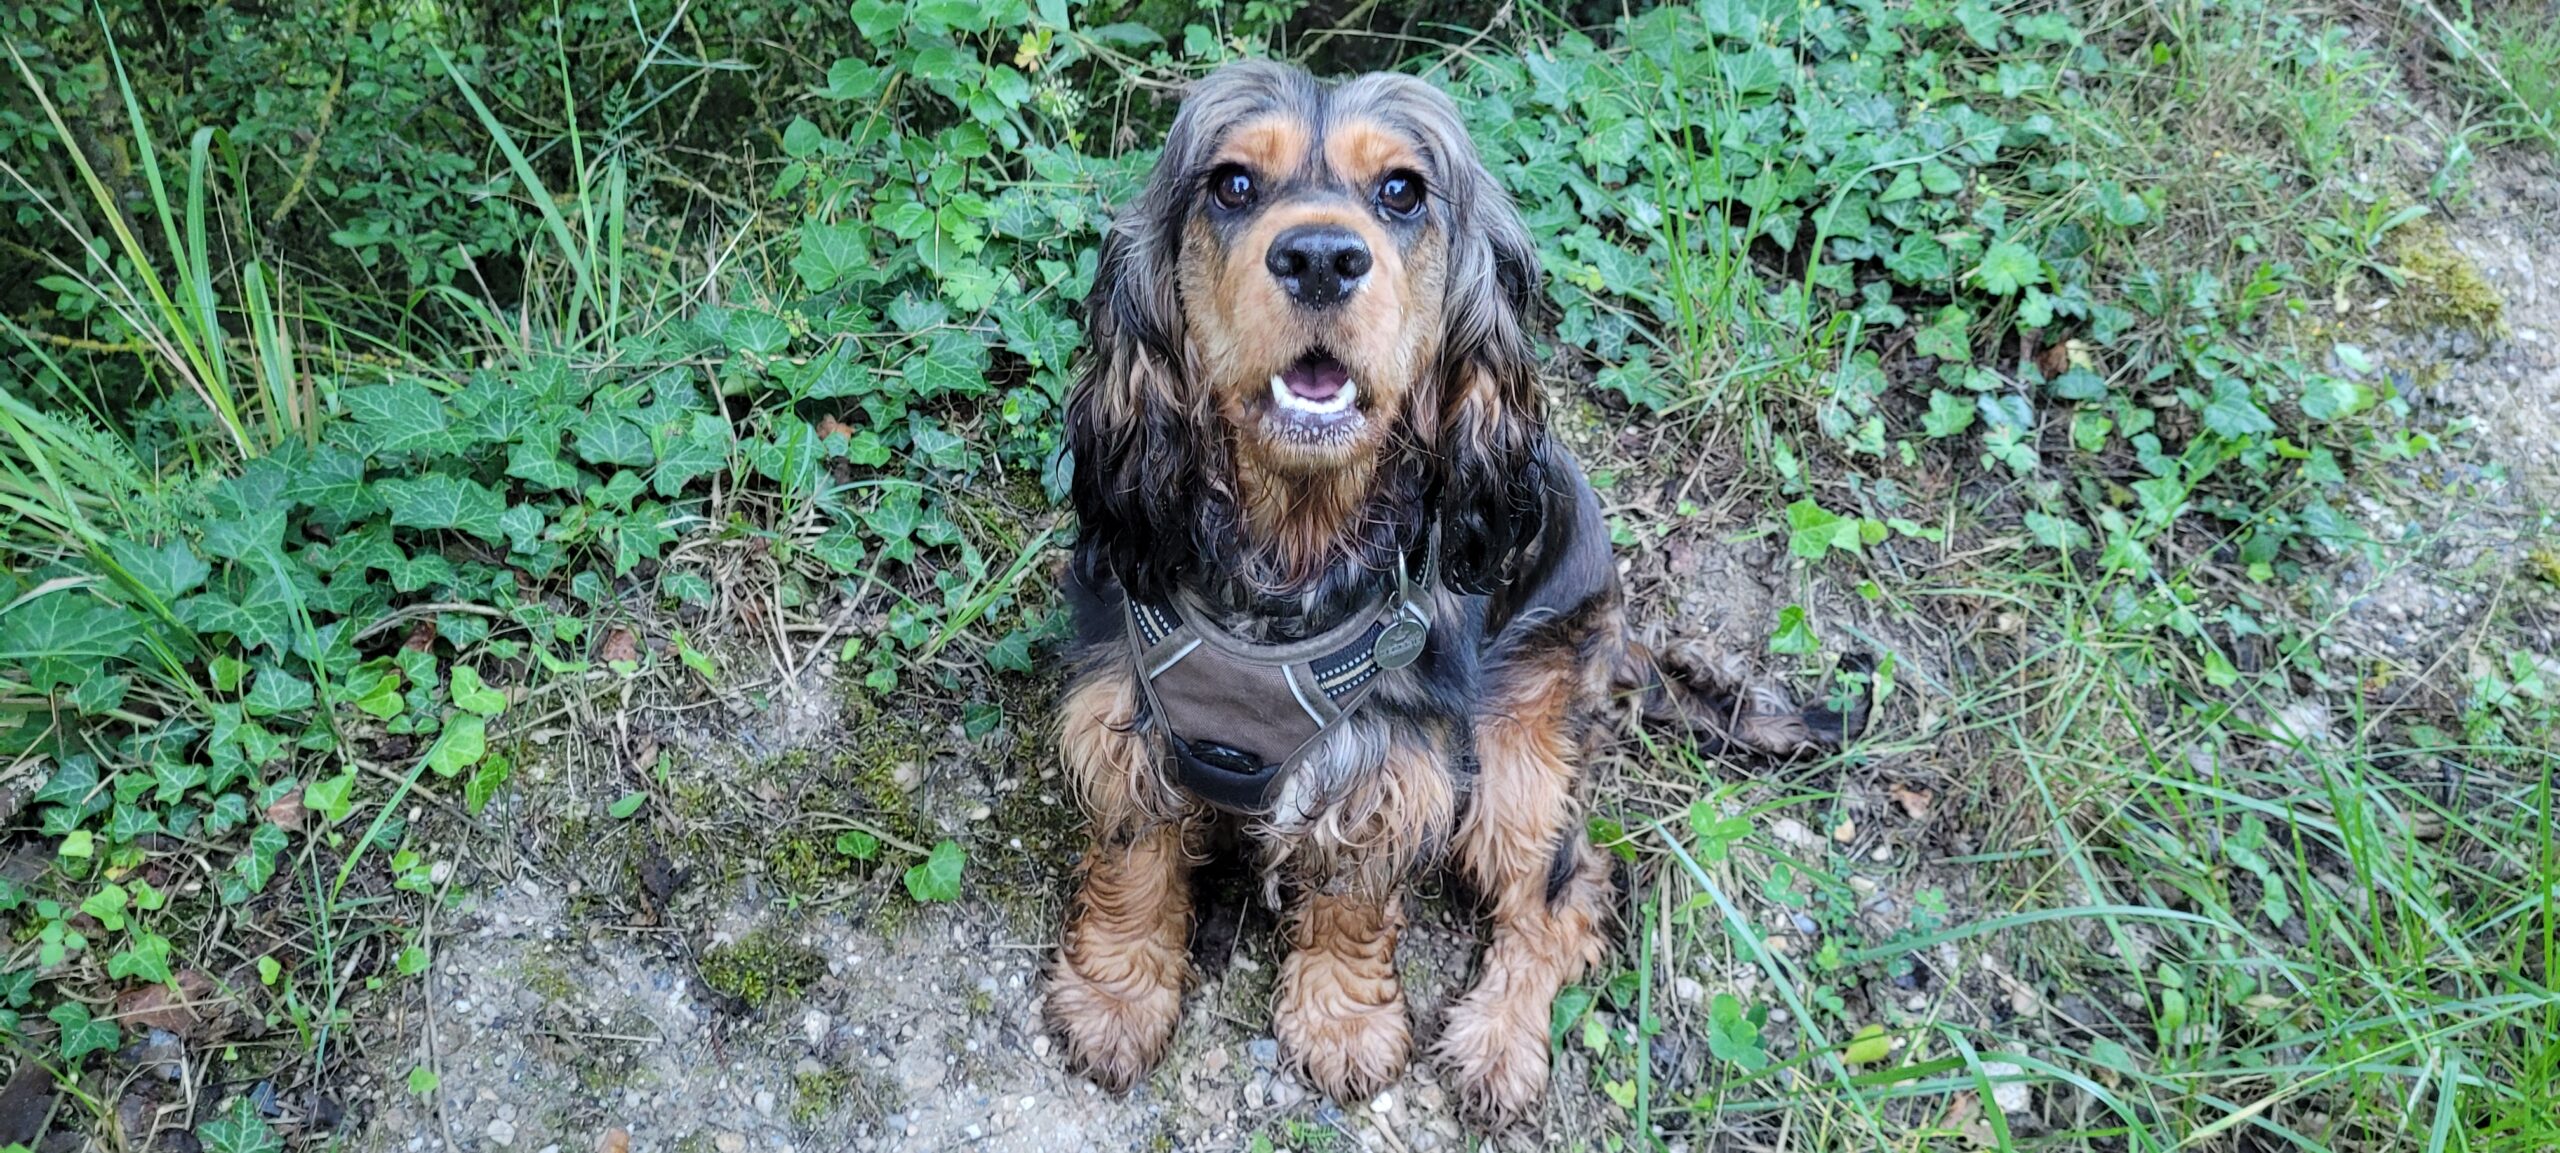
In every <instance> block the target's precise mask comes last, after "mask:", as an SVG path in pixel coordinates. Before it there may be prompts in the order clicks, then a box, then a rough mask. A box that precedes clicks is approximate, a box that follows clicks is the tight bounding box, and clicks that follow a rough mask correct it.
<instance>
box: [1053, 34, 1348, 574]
mask: <svg viewBox="0 0 2560 1153" xmlns="http://www.w3.org/2000/svg"><path fill="white" fill-rule="evenodd" d="M1305 83H1306V82H1305V81H1304V80H1302V79H1298V78H1296V77H1295V76H1294V74H1292V73H1291V72H1289V71H1288V70H1287V69H1284V68H1281V67H1279V66H1277V65H1273V64H1269V63H1267V62H1261V61H1251V62H1246V63H1241V64H1231V65H1228V66H1227V67H1225V68H1222V69H1220V70H1218V71H1217V72H1214V73H1211V74H1210V75H1208V76H1206V77H1203V78H1202V79H1200V80H1199V81H1197V82H1196V83H1194V84H1193V85H1192V86H1191V88H1190V90H1189V91H1187V92H1185V93H1184V95H1183V101H1182V109H1181V111H1180V112H1178V113H1176V114H1175V116H1174V119H1173V127H1172V128H1171V130H1169V131H1168V132H1167V133H1166V134H1165V144H1164V151H1163V152H1162V153H1160V154H1159V155H1158V156H1157V158H1156V165H1155V170H1154V172H1153V173H1152V174H1151V175H1149V176H1148V178H1147V186H1146V189H1145V190H1144V191H1143V192H1141V193H1140V194H1139V195H1138V198H1137V200H1136V201H1135V202H1133V203H1131V204H1128V205H1125V206H1123V208H1122V210H1121V211H1120V212H1119V213H1118V214H1117V215H1116V216H1115V217H1114V218H1113V220H1112V224H1111V227H1110V229H1109V230H1108V231H1107V232H1106V233H1105V234H1104V236H1103V241H1102V254H1101V261H1100V262H1099V264H1098V265H1097V270H1096V272H1095V277H1094V291H1093V295H1092V297H1091V298H1090V299H1088V300H1087V301H1086V329H1087V333H1086V336H1087V339H1086V355H1085V360H1084V367H1083V371H1082V373H1081V375H1079V377H1078V378H1077V380H1076V386H1075V390H1074V392H1073V393H1072V394H1070V395H1069V396H1068V398H1067V414H1066V423H1067V450H1068V452H1070V453H1071V454H1072V455H1073V457H1074V461H1075V464H1074V470H1075V471H1074V475H1073V479H1072V480H1071V482H1070V484H1069V486H1068V491H1069V494H1070V496H1071V497H1072V499H1073V500H1074V502H1075V507H1076V517H1077V519H1078V520H1079V521H1080V522H1082V527H1081V531H1082V532H1083V534H1084V536H1085V538H1086V540H1087V541H1089V542H1090V543H1091V544H1092V546H1093V547H1092V548H1090V549H1085V548H1079V549H1078V550H1077V556H1078V558H1079V563H1085V564H1090V563H1095V562H1099V563H1104V564H1108V565H1109V566H1110V569H1111V572H1110V574H1109V575H1112V576H1116V577H1117V578H1118V579H1119V580H1120V582H1121V583H1122V584H1123V586H1124V587H1126V588H1128V589H1129V590H1130V591H1131V592H1133V593H1136V594H1138V595H1141V596H1146V597H1157V596H1161V595H1162V594H1163V593H1164V591H1165V590H1166V589H1168V588H1170V587H1171V586H1172V584H1173V582H1174V580H1175V579H1176V578H1177V577H1178V576H1179V575H1180V574H1181V572H1182V570H1183V569H1184V568H1185V567H1186V566H1188V565H1189V564H1191V563H1192V562H1193V561H1194V560H1195V559H1196V558H1198V557H1199V555H1200V554H1201V551H1202V549H1203V547H1204V544H1205V543H1206V542H1205V540H1204V536H1205V535H1207V534H1209V533H1211V532H1212V531H1213V529H1212V527H1211V522H1212V521H1213V520H1216V519H1221V518H1224V517H1226V516H1228V515H1231V513H1230V512H1229V511H1227V510H1232V508H1233V506H1234V500H1233V495H1232V494H1231V493H1229V492H1228V491H1227V490H1226V488H1225V485H1226V484H1227V479H1226V478H1227V477H1228V476H1229V472H1228V470H1227V469H1226V468H1225V467H1224V465H1225V462H1224V460H1223V459H1222V457H1223V455H1224V453H1225V440H1224V438H1222V437H1220V436H1219V435H1218V434H1217V432H1216V426H1215V424H1214V423H1213V415H1212V413H1211V412H1210V409H1209V403H1210V401H1209V396H1208V393H1207V390H1205V389H1199V388H1194V387H1190V384H1191V382H1190V379H1189V376H1188V374H1189V373H1190V371H1191V365H1190V363H1189V361H1190V356H1189V351H1188V340H1187V338H1186V336H1185V331H1184V325H1183V317H1182V295H1181V291H1180V286H1179V284H1178V281H1177V279H1176V278H1177V268H1176V265H1177V261H1178V260H1179V258H1180V255H1181V246H1182V236H1183V228H1184V226H1185V224H1186V223H1187V222H1188V221H1189V219H1190V216H1191V210H1192V205H1193V200H1194V198H1195V197H1196V196H1198V195H1199V193H1200V186H1201V182H1202V180H1203V178H1204V174H1203V173H1202V172H1201V170H1200V169H1201V165H1202V164H1203V163H1204V161H1205V159H1206V158H1207V157H1208V155H1209V154H1210V153H1211V151H1212V150H1214V149H1215V148H1216V147H1217V146H1218V142H1219V136H1220V134H1221V133H1223V132H1224V131H1225V129H1226V127H1227V126H1228V125H1231V124H1234V123H1237V122H1238V121H1240V120H1242V119H1243V118H1244V117H1246V116H1248V115H1251V114H1253V113H1254V112H1255V111H1257V110H1259V109H1263V108H1267V107H1271V106H1274V105H1276V104H1278V103H1280V102H1282V101H1284V100H1286V99H1288V98H1289V96H1290V94H1291V92H1292V91H1293V85H1294V86H1297V87H1303V86H1304V85H1305ZM1204 513H1206V514H1213V515H1204ZM1082 575H1083V576H1085V577H1087V578H1094V577H1099V576H1102V575H1105V574H1101V573H1093V572H1086V573H1083V574H1082ZM1094 587H1099V585H1098V584H1097V585H1095V586H1094Z"/></svg>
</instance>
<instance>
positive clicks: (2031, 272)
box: [1972, 240, 2044, 296]
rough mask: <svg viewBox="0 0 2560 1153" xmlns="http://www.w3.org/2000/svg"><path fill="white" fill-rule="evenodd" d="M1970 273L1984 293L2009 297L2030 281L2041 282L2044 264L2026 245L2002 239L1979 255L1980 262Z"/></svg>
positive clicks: (2033, 282) (2030, 282)
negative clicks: (1980, 257) (1980, 256)
mask: <svg viewBox="0 0 2560 1153" xmlns="http://www.w3.org/2000/svg"><path fill="white" fill-rule="evenodd" d="M1972 275H1973V278H1974V283H1975V284H1977V285H1980V286H1981V288H1982V290H1983V291H1984V292H1988V293H1990V294H1991V295H1993V296H2009V295H2012V294H2014V293H2016V292H2017V291H2018V290H2019V289H2021V288H2025V287H2026V286H2028V285H2030V284H2042V283H2044V265H2043V263H2042V262H2040V261H2038V260H2037V259H2036V254H2035V253H2033V252H2031V251H2029V250H2028V249H2027V246H2026V245H2023V244H2019V243H2017V242H2015V241H2009V240H2004V241H2001V242H2000V243H1998V244H1994V245H1992V246H1991V248H1990V249H1989V250H1988V251H1986V252H1984V253H1983V254H1982V263H1981V264H1979V265H1977V266H1975V267H1974V270H1973V274H1972Z"/></svg>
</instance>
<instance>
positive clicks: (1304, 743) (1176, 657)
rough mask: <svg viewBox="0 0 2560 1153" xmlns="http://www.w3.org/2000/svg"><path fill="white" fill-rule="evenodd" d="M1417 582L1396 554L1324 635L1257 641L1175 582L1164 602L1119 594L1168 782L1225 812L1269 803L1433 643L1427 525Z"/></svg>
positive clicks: (1433, 550) (1262, 808)
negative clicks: (1392, 573)
mask: <svg viewBox="0 0 2560 1153" xmlns="http://www.w3.org/2000/svg"><path fill="white" fill-rule="evenodd" d="M1431 536H1432V541H1431V546H1430V548H1429V551H1428V552H1427V553H1426V556H1429V557H1431V558H1432V559H1431V561H1429V562H1427V564H1426V567H1425V569H1424V571H1423V579H1422V581H1421V582H1420V583H1419V584H1417V583H1415V582H1414V581H1412V580H1410V579H1408V576H1407V573H1406V570H1405V564H1404V559H1403V558H1402V557H1401V556H1399V557H1398V558H1397V561H1396V583H1395V586H1394V588H1392V589H1390V590H1384V591H1382V592H1380V594H1379V595H1378V596H1377V597H1376V598H1375V599H1373V600H1372V601H1370V602H1369V603H1368V604H1367V605H1365V606H1363V607H1362V608H1361V609H1360V611H1358V612H1355V613H1353V614H1351V616H1350V618H1349V619H1347V620H1345V621H1343V622H1342V623H1341V624H1339V625H1336V626H1334V627H1333V628H1331V629H1328V630H1326V631H1325V632H1324V633H1323V634H1321V635H1318V636H1315V637H1311V638H1308V639H1306V640H1302V641H1290V642H1286V643H1282V644H1263V643H1258V642H1253V641H1248V640H1245V639H1243V638H1241V637H1237V636H1235V635H1234V634H1232V633H1229V632H1226V631H1225V630H1223V629H1220V628H1218V627H1217V626H1215V625H1213V624H1211V623H1209V614H1208V613H1207V611H1206V610H1205V607H1204V606H1202V605H1201V604H1200V602H1199V601H1198V599H1197V598H1196V597H1194V596H1193V595H1192V594H1191V593H1190V592H1189V591H1187V590H1181V589H1177V590H1175V592H1174V594H1173V596H1172V597H1171V598H1169V599H1167V600H1165V601H1162V602H1142V601H1139V600H1138V599H1136V598H1134V597H1132V598H1130V600H1129V602H1128V617H1129V654H1130V658H1131V659H1132V660H1134V661H1136V662H1137V670H1138V684H1139V686H1140V688H1141V690H1142V691H1143V692H1144V693H1145V694H1146V700H1147V717H1148V722H1147V723H1148V724H1149V725H1150V726H1151V727H1153V728H1155V729H1156V730H1157V731H1159V732H1161V733H1163V734H1164V738H1165V745H1166V748H1167V749H1168V750H1169V751H1170V752H1171V753H1172V754H1173V758H1172V759H1173V766H1174V781H1175V783H1176V784H1179V785H1180V786H1182V787H1183V788H1184V789H1185V790H1187V791H1188V792H1190V793H1191V794H1193V795H1194V796H1197V797H1199V798H1200V799H1201V800H1204V801H1207V802H1209V803H1210V804H1212V805H1216V806H1217V807H1219V808H1222V809H1226V810H1228V811H1230V812H1237V813H1247V814H1256V813H1262V812H1266V811H1268V810H1269V808H1270V805H1271V798H1272V796H1273V795H1274V794H1276V793H1277V792H1278V791H1279V788H1280V784H1281V782H1282V781H1285V780H1287V779H1288V776H1289V774H1290V773H1291V772H1293V771H1295V770H1296V769H1297V767H1298V766H1299V764H1301V763H1302V762H1303V761H1304V760H1305V759H1306V758H1307V756H1308V755H1309V754H1311V753H1313V752H1314V751H1315V749H1316V748H1317V747H1318V746H1319V745H1320V744H1321V743H1322V742H1323V740H1324V738H1325V736H1326V735H1327V734H1330V733H1332V732H1333V731H1334V730H1336V729H1339V728H1341V727H1342V725H1343V723H1344V722H1346V721H1348V720H1349V719H1350V718H1351V716H1352V715H1353V714H1354V713H1356V712H1358V711H1359V709H1360V705H1361V702H1363V701H1366V700H1367V699H1368V698H1369V694H1370V693H1371V692H1373V691H1375V690H1376V689H1377V687H1378V681H1379V679H1380V678H1381V676H1382V675H1383V674H1385V673H1388V672H1392V671H1394V670H1396V669H1400V668H1403V667H1405V666H1406V665H1410V664H1412V663H1413V662H1414V661H1415V660H1417V659H1419V658H1420V657H1421V656H1422V649H1423V646H1424V645H1425V643H1426V642H1428V640H1429V639H1430V633H1431V612H1430V609H1429V607H1428V606H1427V605H1426V604H1425V602H1424V597H1425V595H1426V593H1425V590H1427V589H1429V588H1430V587H1431V580H1432V577H1433V572H1432V569H1433V568H1436V567H1437V559H1438V553H1439V548H1438V545H1439V532H1438V531H1437V528H1436V526H1435V528H1434V531H1433V532H1432V534H1431Z"/></svg>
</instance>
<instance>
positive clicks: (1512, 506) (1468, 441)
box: [1416, 84, 1547, 593]
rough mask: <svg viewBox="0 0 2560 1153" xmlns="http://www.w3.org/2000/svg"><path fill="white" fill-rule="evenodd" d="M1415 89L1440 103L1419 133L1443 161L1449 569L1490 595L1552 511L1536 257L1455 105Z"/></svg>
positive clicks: (1440, 475) (1443, 498) (1444, 544)
mask: <svg viewBox="0 0 2560 1153" xmlns="http://www.w3.org/2000/svg"><path fill="white" fill-rule="evenodd" d="M1416 87H1419V88H1423V89H1425V90H1426V91H1428V92H1429V93H1430V95H1431V97H1432V98H1433V99H1432V100H1430V101H1428V102H1427V111H1426V113H1425V115H1423V116H1421V117H1419V119H1421V120H1423V121H1424V123H1423V124H1420V125H1418V126H1417V127H1418V128H1420V129H1421V130H1422V134H1423V135H1424V137H1425V139H1427V140H1429V142H1430V143H1431V145H1432V146H1433V150H1434V151H1435V153H1436V154H1437V159H1438V161H1439V167H1440V168H1441V174H1440V176H1441V189H1440V192H1441V195H1440V196H1439V197H1437V199H1439V200H1440V202H1441V203H1442V204H1443V205H1445V211H1446V212H1447V214H1448V215H1447V219H1448V222H1449V278H1448V287H1447V290H1446V291H1447V296H1446V299H1445V302H1444V303H1443V305H1442V323H1443V324H1444V325H1445V331H1444V332H1443V334H1442V337H1441V344H1440V363H1439V367H1438V381H1437V384H1438V387H1439V402H1440V403H1439V412H1438V413H1437V414H1436V416H1437V418H1438V443H1437V444H1435V445H1434V446H1433V457H1434V459H1435V461H1436V464H1437V472H1436V475H1435V476H1434V478H1433V480H1434V484H1435V486H1436V489H1437V492H1438V496H1439V500H1440V505H1441V509H1442V535H1441V561H1442V570H1443V572H1444V573H1445V574H1446V579H1447V580H1448V582H1449V584H1450V585H1451V587H1454V588H1457V589H1460V590H1462V591H1466V592H1475V593H1488V592H1492V591H1493V590H1495V589H1497V588H1499V587H1501V586H1502V585H1504V584H1506V583H1508V582H1509V581H1510V580H1511V578H1512V577H1513V576H1514V575H1516V570H1517V568H1518V566H1519V560H1520V554H1521V552H1522V550H1524V549H1526V548H1527V547H1528V545H1529V542H1530V541H1532V540H1534V539H1536V537H1537V535H1538V529H1539V527H1540V522H1541V521H1542V519H1543V517H1542V515H1541V512H1542V510H1543V508H1544V507H1545V504H1546V501H1545V489H1546V484H1547V476H1546V469H1545V467H1544V465H1543V464H1542V463H1541V462H1542V460H1543V456H1542V454H1541V448H1542V446H1543V444H1544V442H1545V440H1546V435H1547V433H1546V402H1545V398H1544V397H1543V396H1542V395H1541V394H1540V393H1539V391H1538V379H1537V361H1536V356H1537V354H1536V350H1535V349H1534V348H1532V347H1531V345H1530V343H1529V326H1530V322H1531V320H1532V319H1533V317H1534V316H1535V314H1536V310H1537V305H1538V301H1539V300H1540V299H1541V297H1540V295H1539V279H1540V274H1539V269H1538V252H1537V248H1536V246H1535V245H1534V243H1533V242H1532V241H1531V240H1530V239H1529V230H1528V228H1527V227H1526V226H1525V225H1523V224H1522V223H1521V221H1520V212H1519V210H1518V209H1517V208H1515V207H1513V206H1512V203H1511V195H1510V193H1508V192H1506V191H1504V190H1503V187H1502V185H1501V183H1500V182H1499V181H1497V180H1495V179H1494V177H1493V174H1492V173H1490V172H1488V171H1486V170H1485V167H1484V163H1483V161H1482V160H1480V159H1478V158H1477V156H1476V151H1475V146H1474V144H1473V143H1472V142H1471V141H1469V140H1468V138H1467V134H1466V130H1465V126H1464V125H1463V124H1462V123H1461V122H1460V121H1459V119H1458V113H1457V108H1456V106H1455V105H1453V104H1451V103H1450V101H1449V99H1448V98H1447V97H1446V96H1444V95H1442V94H1441V93H1440V92H1439V90H1438V89H1436V88H1429V87H1428V86H1427V85H1420V84H1417V85H1416ZM1443 118H1445V122H1444V123H1441V124H1432V123H1430V121H1432V120H1441V119H1443Z"/></svg>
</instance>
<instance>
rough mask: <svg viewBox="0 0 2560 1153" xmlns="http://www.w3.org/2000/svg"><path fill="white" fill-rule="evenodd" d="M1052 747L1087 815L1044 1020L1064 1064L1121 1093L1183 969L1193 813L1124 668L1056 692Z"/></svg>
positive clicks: (1175, 994) (1159, 1053) (1165, 1013)
mask: <svg viewBox="0 0 2560 1153" xmlns="http://www.w3.org/2000/svg"><path fill="white" fill-rule="evenodd" d="M1061 712H1062V718H1061V719H1062V722H1063V727H1062V728H1061V730H1060V735H1059V751H1060V754H1061V759H1062V760H1063V761H1064V764H1065V768H1066V774H1067V777H1068V780H1069V783H1070V784H1071V785H1072V786H1073V788H1074V789H1075V791H1076V796H1077V799H1078V801H1079V802H1080V803H1081V804H1082V805H1083V807H1084V809H1085V812H1086V813H1087V815H1088V816H1089V817H1090V818H1091V820H1092V822H1093V839H1092V843H1091V844H1090V845H1089V846H1088V847H1087V848H1086V850H1085V855H1084V863H1083V865H1082V866H1081V868H1080V875H1079V877H1078V880H1077V886H1076V894H1075V897H1074V899H1073V902H1072V904H1071V906H1070V908H1069V911H1068V914H1067V922H1066V926H1065V929H1064V930H1063V931H1062V932H1061V933H1060V934H1059V940H1058V955H1057V959H1056V961H1055V962H1054V963H1053V964H1052V965H1051V966H1050V968H1049V975H1048V989H1047V998H1046V1000H1047V1005H1046V1009H1045V1016H1046V1018H1047V1021H1048V1025H1049V1029H1050V1030H1051V1031H1052V1032H1054V1033H1056V1034H1057V1035H1058V1036H1059V1037H1060V1038H1061V1039H1062V1040H1063V1041H1064V1042H1065V1045H1066V1057H1067V1063H1068V1065H1069V1066H1070V1067H1072V1068H1075V1069H1077V1070H1080V1071H1082V1072H1083V1073H1084V1074H1085V1075H1087V1076H1089V1077H1092V1078H1093V1080H1094V1081H1095V1083H1097V1084H1099V1085H1101V1086H1102V1087H1103V1088H1106V1089H1109V1090H1111V1091H1112V1092H1115V1093H1116V1092H1121V1091H1124V1090H1126V1089H1128V1088H1129V1087H1130V1086H1131V1085H1134V1084H1136V1083H1137V1081H1138V1079H1139V1078H1140V1077H1143V1076H1145V1075H1146V1073H1147V1071H1148V1070H1150V1069H1152V1068H1154V1067H1155V1064H1156V1062H1157V1061H1159V1060H1161V1059H1163V1057H1164V1053H1165V1049H1166V1048H1167V1047H1168V1046H1169V1045H1171V1044H1172V1042H1173V1031H1174V1026H1175V1025H1177V1024H1179V1023H1180V1021H1181V1019H1182V990H1183V986H1184V984H1185V983H1186V982H1187V981H1188V979H1189V977H1190V974H1191V964H1190V955H1189V951H1188V944H1189V938H1190V933H1191V885H1190V874H1191V867H1192V864H1193V862H1194V861H1195V860H1196V859H1197V850H1198V846H1197V845H1196V844H1194V841H1195V839H1196V827H1197V825H1198V823H1199V822H1198V816H1197V812H1196V809H1194V808H1193V807H1192V806H1189V805H1187V804H1184V803H1183V802H1181V801H1180V799H1179V798H1178V797H1176V796H1175V795H1174V794H1172V793H1171V791H1170V790H1169V789H1166V788H1165V787H1164V785H1163V783H1162V778H1161V776H1160V775H1159V774H1158V772H1157V768H1156V765H1155V761H1154V754H1153V752H1152V749H1151V748H1150V746H1149V744H1148V743H1147V741H1146V740H1145V738H1144V737H1143V736H1141V735H1140V734H1139V733H1138V731H1137V729H1136V726H1135V723H1134V721H1135V713H1136V704H1135V690H1134V689H1133V687H1132V686H1131V685H1130V683H1129V681H1128V679H1127V677H1126V675H1125V674H1124V673H1118V672H1110V673H1102V674H1096V675H1095V676H1094V677H1092V678H1091V679H1088V680H1086V681H1084V682H1082V683H1080V684H1078V685H1077V686H1076V687H1075V688H1074V689H1072V690H1070V691H1069V692H1068V694H1067V699H1066V702H1065V705H1064V707H1063V709H1062V710H1061Z"/></svg>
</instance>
